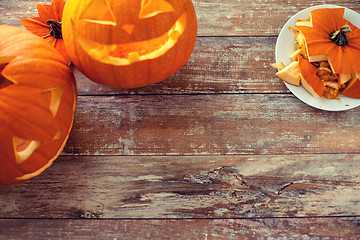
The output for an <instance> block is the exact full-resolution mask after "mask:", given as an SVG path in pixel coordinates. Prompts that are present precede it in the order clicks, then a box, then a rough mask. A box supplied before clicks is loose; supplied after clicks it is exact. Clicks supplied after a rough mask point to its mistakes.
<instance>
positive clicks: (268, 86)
mask: <svg viewBox="0 0 360 240" xmlns="http://www.w3.org/2000/svg"><path fill="white" fill-rule="evenodd" d="M275 43H276V38H275V37H249V38H242V37H206V38H204V37H199V38H197V42H196V45H195V49H194V52H193V54H192V56H191V57H190V59H189V61H188V63H187V64H186V65H185V66H184V67H183V68H182V69H181V70H180V71H179V72H178V73H177V74H175V75H174V76H172V77H170V78H169V79H167V80H165V81H163V82H161V83H158V84H153V85H151V86H148V87H144V88H137V89H123V90H122V89H115V88H110V87H106V86H102V85H99V84H96V83H93V82H91V81H89V79H88V78H86V77H85V76H84V75H83V74H81V73H80V72H79V71H78V70H77V69H76V68H74V73H75V76H76V79H77V85H78V89H79V94H80V95H100V94H101V95H104V94H105V95H109V94H110V95H111V94H113V95H116V94H204V93H270V92H272V93H287V92H288V90H287V88H286V86H285V85H284V83H283V82H282V81H281V80H280V79H279V78H277V77H276V76H275V73H276V70H275V69H273V68H272V67H271V66H270V64H271V63H273V62H275Z"/></svg>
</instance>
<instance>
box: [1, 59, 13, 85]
mask: <svg viewBox="0 0 360 240" xmlns="http://www.w3.org/2000/svg"><path fill="white" fill-rule="evenodd" d="M14 58H15V57H0V90H1V89H2V88H5V87H7V86H10V85H11V84H14V83H13V82H12V81H10V80H9V79H7V78H6V77H5V76H3V75H2V74H1V71H2V70H3V69H4V68H5V66H6V65H7V64H8V63H9V62H10V61H11V60H13V59H14Z"/></svg>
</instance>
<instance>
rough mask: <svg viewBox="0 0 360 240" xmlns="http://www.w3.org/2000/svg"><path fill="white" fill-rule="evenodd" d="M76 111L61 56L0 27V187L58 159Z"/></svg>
mask: <svg viewBox="0 0 360 240" xmlns="http://www.w3.org/2000/svg"><path fill="white" fill-rule="evenodd" d="M75 107H76V86H75V79H74V76H73V74H72V72H71V70H70V68H69V67H68V66H67V65H66V62H65V60H64V59H63V58H62V56H61V55H60V54H59V53H58V52H57V51H56V50H55V49H54V48H53V47H52V46H51V45H50V44H49V43H47V42H46V41H45V40H42V39H40V38H39V37H37V36H35V35H33V34H31V33H30V32H28V31H26V30H24V29H20V28H15V27H9V26H0V136H1V137H0V163H1V166H0V185H8V184H14V183H19V182H22V181H25V180H28V179H30V178H32V177H34V176H36V175H38V174H40V173H41V172H42V171H44V170H45V169H46V168H48V167H49V166H50V165H51V164H52V162H53V161H54V160H55V159H56V158H57V157H58V156H59V154H60V153H61V151H62V149H63V148H64V145H65V143H66V140H67V138H68V136H69V132H70V129H71V127H72V123H73V117H74V111H75Z"/></svg>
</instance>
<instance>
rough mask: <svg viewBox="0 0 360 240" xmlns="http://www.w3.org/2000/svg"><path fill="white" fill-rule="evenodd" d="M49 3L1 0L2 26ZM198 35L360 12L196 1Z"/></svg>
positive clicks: (274, 0)
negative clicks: (309, 13) (316, 14)
mask: <svg viewBox="0 0 360 240" xmlns="http://www.w3.org/2000/svg"><path fill="white" fill-rule="evenodd" d="M37 3H42V4H45V3H46V4H49V3H51V1H50V0H36V1H35V0H32V1H29V0H16V1H14V0H1V2H0V24H7V25H11V26H21V24H20V23H19V19H21V18H28V17H35V16H37V10H36V4H37ZM193 3H194V6H195V10H196V13H197V17H198V29H199V30H198V35H199V36H243V35H277V34H278V33H279V31H280V29H281V28H282V26H283V25H284V24H285V23H286V21H287V20H288V19H289V18H290V17H291V16H292V15H294V14H295V13H297V12H298V11H300V10H303V9H305V8H307V7H310V6H314V5H320V4H335V5H341V6H344V7H348V8H351V9H353V10H355V11H357V12H360V6H359V4H358V1H356V0H342V1H341V3H340V2H339V1H338V0H316V1H313V0H303V1H300V2H299V1H297V0H289V1H279V0H266V1H259V0H257V1H245V0H239V1H233V0H212V1H206V0H194V1H193Z"/></svg>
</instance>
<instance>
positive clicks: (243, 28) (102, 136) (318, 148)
mask: <svg viewBox="0 0 360 240" xmlns="http://www.w3.org/2000/svg"><path fill="white" fill-rule="evenodd" d="M36 3H50V1H36V0H31V1H30V0H1V1H0V24H7V25H13V26H21V25H20V23H19V21H18V19H20V18H26V17H33V16H36V15H37V10H36ZM193 3H194V6H195V8H196V11H197V16H198V38H197V42H196V46H195V49H194V52H193V55H192V56H191V58H190V59H189V61H188V63H187V64H186V65H185V67H184V68H183V69H181V70H180V71H179V72H178V73H177V74H175V75H174V76H172V77H170V78H169V79H167V80H165V81H163V82H162V83H159V84H155V85H152V86H149V87H144V88H140V89H131V90H124V89H114V88H110V87H105V86H101V85H98V84H95V83H92V82H91V81H89V80H88V79H87V78H86V77H84V76H83V75H82V74H81V73H80V72H79V71H77V70H76V69H74V73H75V75H76V78H77V85H78V91H79V97H78V106H77V110H76V115H75V122H74V126H73V129H72V132H71V135H70V138H69V140H68V142H67V145H66V147H65V149H64V151H63V153H62V154H61V156H60V157H59V158H58V159H57V160H56V161H55V162H54V164H53V165H52V166H51V167H50V168H49V169H47V170H46V171H45V172H44V173H42V174H41V175H40V176H38V177H36V178H34V179H32V180H30V181H28V182H26V183H22V184H19V185H14V186H7V187H1V188H0V239H72V240H73V239H81V240H84V239H111V240H114V239H118V240H120V239H266V238H269V239H270V238H271V237H272V238H271V239H340V238H341V239H360V227H359V223H360V186H359V182H360V154H359V153H360V135H359V133H360V108H355V109H352V110H349V111H343V112H327V111H321V110H318V109H315V108H312V107H310V106H308V105H306V104H304V103H303V102H301V101H300V100H298V99H297V98H296V97H295V96H294V95H293V94H291V93H290V92H289V91H288V90H287V88H286V87H285V85H284V84H283V83H282V82H281V80H279V79H278V78H276V77H275V72H276V71H275V70H274V69H273V68H271V67H270V64H271V63H273V62H274V61H275V57H274V51H275V43H276V39H277V36H278V33H279V31H280V29H281V28H282V26H283V25H284V24H285V22H286V21H287V20H288V19H289V18H290V17H291V16H292V15H293V14H295V13H296V12H298V11H300V10H302V9H304V8H307V7H310V6H313V5H318V4H325V3H328V4H336V5H342V6H344V7H349V8H351V9H353V10H355V11H357V12H360V4H359V3H360V2H359V1H357V0H342V1H339V0H338V1H336V0H327V1H325V0H302V1H296V0H288V1H283V0H212V1H210V0H194V1H193Z"/></svg>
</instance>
